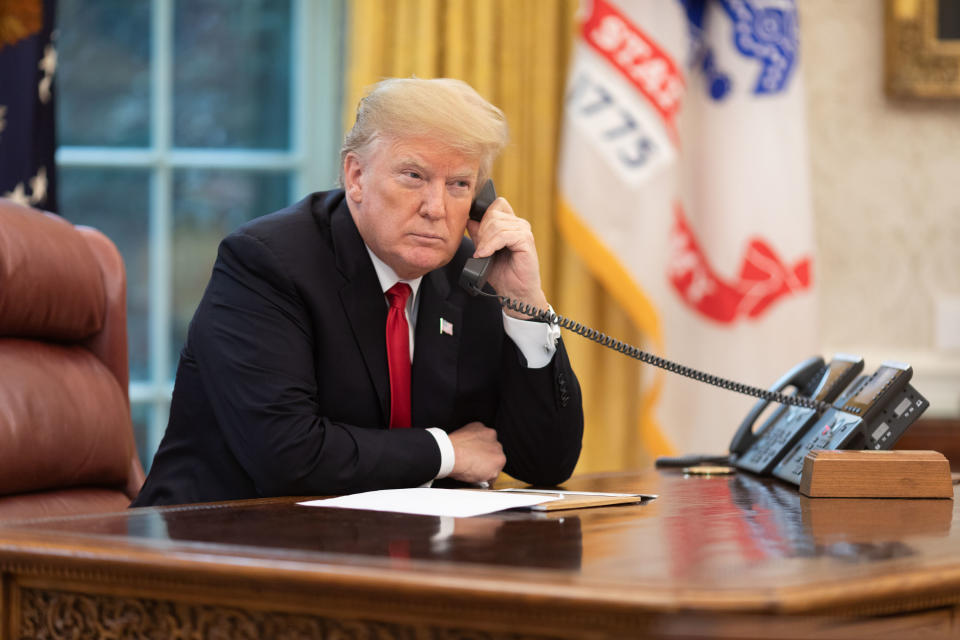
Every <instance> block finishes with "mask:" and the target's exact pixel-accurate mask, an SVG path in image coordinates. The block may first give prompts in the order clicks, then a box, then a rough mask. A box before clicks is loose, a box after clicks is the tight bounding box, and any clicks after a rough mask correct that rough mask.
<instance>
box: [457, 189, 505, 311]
mask: <svg viewBox="0 0 960 640" xmlns="http://www.w3.org/2000/svg"><path fill="white" fill-rule="evenodd" d="M496 199H497V191H496V189H494V187H493V180H487V182H486V184H484V185H483V186H482V187H481V188H480V190H479V191H478V192H477V197H476V198H474V199H473V202H472V203H471V204H470V219H471V220H476V221H477V222H480V220H481V219H482V218H483V214H484V213H486V211H487V207H489V206H490V205H491V204H493V201H494V200H496ZM493 258H494V256H487V257H486V258H467V262H466V264H464V265H463V271H462V272H461V273H460V286H461V287H463V288H464V289H466V290H467V291H468V292H469V293H470V295H472V296H475V295H477V294H478V293H480V292H481V291H482V290H483V287H484V285H486V284H487V276H488V275H489V271H490V266H491V265H492V264H493Z"/></svg>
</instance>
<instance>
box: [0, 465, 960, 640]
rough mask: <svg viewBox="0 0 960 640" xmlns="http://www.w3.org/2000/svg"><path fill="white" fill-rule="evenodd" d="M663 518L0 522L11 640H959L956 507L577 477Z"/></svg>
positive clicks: (511, 515) (285, 516)
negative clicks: (641, 496) (643, 501)
mask: <svg viewBox="0 0 960 640" xmlns="http://www.w3.org/2000/svg"><path fill="white" fill-rule="evenodd" d="M567 488H569V489H592V490H602V491H636V492H647V493H658V494H660V498H659V499H658V500H655V501H654V502H652V503H650V504H648V505H645V506H636V505H634V506H617V507H601V508H596V509H586V510H578V511H569V512H555V513H551V514H545V515H537V514H533V513H527V512H504V513H499V514H495V515H491V516H485V517H479V518H470V519H456V520H449V521H445V520H442V519H440V518H433V517H421V516H408V515H399V514H385V513H373V512H362V511H347V510H339V509H337V510H334V509H315V508H308V507H300V506H296V505H295V504H294V500H292V499H274V500H257V501H247V502H238V503H221V504H214V505H199V506H188V507H180V508H149V509H136V510H130V511H127V512H124V513H120V514H116V515H106V516H90V517H74V518H63V519H47V520H36V521H31V522H20V523H5V524H2V525H0V572H2V581H0V622H2V627H0V636H2V637H4V638H11V639H19V638H58V637H79V638H88V637H108V638H119V637H123V638H127V637H130V638H134V637H157V638H288V637H289V638H293V637H335V638H377V639H388V638H410V639H414V638H416V639H420V638H451V639H452V638H464V637H465V638H471V639H486V638H539V637H577V638H579V637H590V638H601V637H626V638H640V637H671V638H701V637H708V636H709V637H727V638H778V639H784V640H785V639H787V638H801V637H818V638H852V637H861V636H862V637H870V638H874V639H876V638H883V637H891V638H893V637H896V638H914V637H919V636H920V635H921V634H927V635H924V636H923V637H941V636H942V637H951V636H952V635H957V634H958V629H960V625H958V624H957V623H956V622H955V617H956V615H957V607H958V605H960V541H958V538H960V532H958V531H957V529H955V528H953V527H952V523H953V521H954V519H955V517H956V516H955V513H956V510H955V508H954V504H955V501H951V500H836V499H833V500H827V499H820V500H811V499H807V498H804V497H802V496H800V495H799V494H798V492H797V491H796V489H795V488H792V487H789V486H787V485H784V484H780V483H778V482H776V481H770V480H760V479H757V478H755V477H752V476H748V475H744V474H739V475H736V476H728V477H709V478H704V477H684V476H683V475H681V474H679V473H657V472H652V471H651V472H646V473H638V474H616V475H607V476H587V477H581V478H575V479H574V480H572V481H570V482H569V483H568V484H567Z"/></svg>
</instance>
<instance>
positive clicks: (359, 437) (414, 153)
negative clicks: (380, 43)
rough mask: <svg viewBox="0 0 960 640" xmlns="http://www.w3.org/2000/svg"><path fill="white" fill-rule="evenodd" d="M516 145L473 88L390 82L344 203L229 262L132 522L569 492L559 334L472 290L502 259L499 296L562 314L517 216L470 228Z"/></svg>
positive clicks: (570, 378) (315, 199)
mask: <svg viewBox="0 0 960 640" xmlns="http://www.w3.org/2000/svg"><path fill="white" fill-rule="evenodd" d="M505 144H506V121H505V119H504V117H503V114H502V112H500V110H499V109H497V108H496V107H494V106H493V105H491V104H489V103H488V102H486V101H485V100H483V99H482V98H481V97H480V96H479V95H478V94H477V93H476V92H475V91H474V90H473V89H471V88H470V87H469V86H468V85H466V84H464V83H462V82H459V81H455V80H448V79H437V80H418V79H404V80H399V79H393V80H386V81H384V82H381V83H379V84H378V85H377V86H376V87H375V88H374V89H373V90H372V91H371V93H370V94H369V95H368V96H367V97H366V98H364V100H362V101H361V104H360V106H359V108H358V111H357V122H356V124H355V125H354V127H353V129H352V130H351V131H350V133H348V134H347V137H346V139H345V142H344V146H343V149H342V153H341V156H342V165H341V166H342V174H341V179H342V183H343V186H344V188H343V189H338V190H334V191H328V192H324V193H315V194H312V195H310V196H308V197H307V198H306V199H304V200H303V201H301V202H299V203H297V204H295V205H293V206H291V207H289V208H287V209H284V210H282V211H278V212H276V213H273V214H271V215H268V216H264V217H262V218H258V219H256V220H254V221H252V222H250V223H248V224H246V225H244V226H242V227H240V228H239V229H238V230H237V231H235V232H234V233H232V234H231V235H230V236H228V237H227V238H226V239H224V241H223V242H222V243H221V245H220V249H219V253H218V256H217V261H216V264H215V265H214V269H213V274H212V276H211V278H210V282H209V284H208V286H207V290H206V292H205V293H204V296H203V299H202V300H201V302H200V305H199V307H198V308H197V311H196V314H195V315H194V318H193V321H192V322H191V324H190V329H189V333H188V336H187V342H186V344H185V345H184V348H183V351H182V353H181V356H180V363H179V367H178V369H177V377H176V385H175V388H174V392H173V400H172V405H171V409H170V422H169V424H168V426H167V432H166V434H165V436H164V438H163V441H162V442H161V444H160V448H159V450H158V452H157V454H156V457H155V458H154V461H153V465H152V468H151V470H150V474H149V476H148V478H147V481H146V482H145V484H144V487H143V489H142V491H141V493H140V495H139V496H138V498H137V499H136V500H135V501H134V504H133V506H144V505H152V504H178V503H185V502H205V501H214V500H226V499H236V498H253V497H264V496H277V495H330V494H341V493H350V492H356V491H363V490H370V489H383V488H393V487H410V486H419V485H423V484H425V483H429V482H431V481H432V480H435V479H437V478H444V477H449V478H452V479H454V480H459V481H462V482H468V483H483V482H492V481H493V480H494V479H495V478H496V477H497V475H498V474H499V473H500V471H501V470H504V471H506V472H507V473H509V474H510V475H512V476H514V477H516V478H519V479H521V480H524V481H527V482H530V483H535V484H557V483H560V482H562V481H564V480H565V479H566V478H568V477H569V475H570V474H571V473H572V471H573V468H574V466H575V464H576V462H577V458H578V456H579V453H580V443H581V438H582V434H583V411H582V406H581V396H580V389H579V385H578V383H577V379H576V377H575V376H574V373H573V370H572V369H571V367H570V363H569V360H568V359H567V355H566V351H565V350H564V347H563V343H562V341H561V340H560V339H559V330H558V329H557V328H556V327H554V326H551V325H548V324H544V323H540V322H535V321H532V320H530V319H529V318H526V317H524V316H522V315H521V314H517V313H514V312H512V311H509V312H506V313H505V312H504V311H502V310H501V307H500V305H499V303H498V301H497V299H496V298H495V297H489V296H475V297H474V296H471V295H469V294H468V293H467V292H466V291H465V290H464V289H463V288H461V287H460V286H459V285H458V279H459V275H460V272H461V270H462V268H463V265H464V262H465V261H466V259H467V258H468V257H470V256H471V255H474V256H476V257H484V256H491V255H494V253H495V252H498V251H499V253H497V255H496V258H495V260H494V263H493V265H492V267H491V273H490V276H489V280H488V282H489V286H490V287H492V288H493V289H494V290H495V291H496V292H497V293H499V294H501V295H506V296H509V297H511V298H514V299H517V300H522V301H525V302H528V303H530V304H533V305H536V306H538V307H540V308H546V307H547V301H546V297H545V295H544V293H543V291H542V289H541V284H540V274H539V263H538V259H537V254H536V247H535V245H534V240H533V235H532V233H531V231H530V225H529V224H528V223H527V222H526V221H524V220H522V219H521V218H518V217H517V216H516V215H514V213H513V211H512V209H511V207H510V205H509V203H508V202H507V201H506V200H504V199H503V198H498V199H497V200H495V201H494V202H493V203H492V204H491V205H490V206H489V208H488V209H487V211H486V214H485V215H484V217H483V219H482V221H481V222H476V221H469V222H468V212H469V208H470V204H471V201H472V199H473V197H474V195H475V193H476V191H477V189H478V186H479V185H481V184H483V183H484V182H485V181H486V179H487V177H488V176H489V173H490V168H491V165H492V162H493V160H494V158H495V157H496V155H497V154H498V153H499V152H500V150H501V149H502V148H503V147H504V145H505ZM464 229H467V231H468V232H469V233H470V236H471V237H472V238H474V239H475V240H476V248H474V246H473V244H472V243H471V242H470V241H469V240H467V239H466V238H465V237H464ZM398 292H399V293H398ZM401 294H402V295H401ZM391 305H393V306H392V308H390V307H391ZM408 427H413V428H408Z"/></svg>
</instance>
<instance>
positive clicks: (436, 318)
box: [411, 269, 463, 427]
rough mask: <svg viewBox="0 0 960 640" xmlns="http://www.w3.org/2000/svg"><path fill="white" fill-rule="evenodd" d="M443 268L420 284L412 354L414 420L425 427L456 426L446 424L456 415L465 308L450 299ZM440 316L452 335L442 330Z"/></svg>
mask: <svg viewBox="0 0 960 640" xmlns="http://www.w3.org/2000/svg"><path fill="white" fill-rule="evenodd" d="M449 297H450V283H449V281H448V280H447V278H446V273H445V270H444V269H438V270H436V271H433V272H431V273H428V274H427V275H426V276H425V277H424V278H423V281H422V282H421V284H420V310H419V312H418V314H417V328H416V333H415V340H416V341H415V347H414V355H413V373H412V375H413V380H412V389H411V395H412V398H411V402H412V409H413V424H415V425H417V426H423V427H456V426H461V425H447V424H444V423H445V422H446V421H447V420H449V416H451V415H453V403H454V398H455V395H456V390H457V354H458V352H459V349H460V334H459V329H460V328H461V327H462V326H463V323H462V322H461V317H462V312H463V309H462V308H461V307H459V306H456V305H455V304H453V303H452V302H451V301H450V299H449ZM441 319H442V320H444V321H445V323H447V324H446V325H445V326H447V327H449V329H450V331H451V332H452V334H453V335H450V334H449V333H444V332H441V325H440V322H441Z"/></svg>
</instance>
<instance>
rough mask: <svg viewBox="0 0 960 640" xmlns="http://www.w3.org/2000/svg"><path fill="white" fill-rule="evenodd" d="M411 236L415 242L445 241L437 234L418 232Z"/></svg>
mask: <svg viewBox="0 0 960 640" xmlns="http://www.w3.org/2000/svg"><path fill="white" fill-rule="evenodd" d="M410 235H411V236H412V237H413V238H414V240H417V241H418V242H427V243H434V242H443V241H444V240H443V237H442V236H439V235H437V234H435V233H417V232H414V233H411V234H410Z"/></svg>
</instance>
